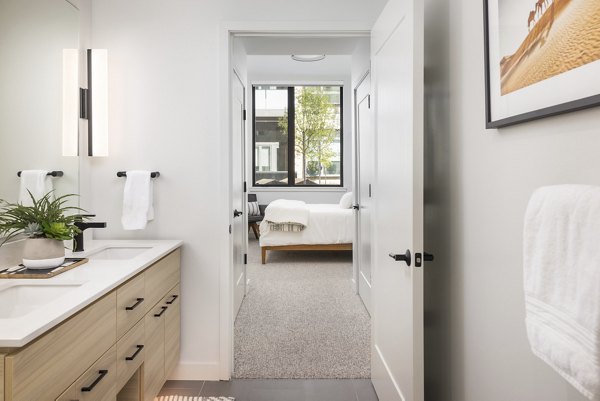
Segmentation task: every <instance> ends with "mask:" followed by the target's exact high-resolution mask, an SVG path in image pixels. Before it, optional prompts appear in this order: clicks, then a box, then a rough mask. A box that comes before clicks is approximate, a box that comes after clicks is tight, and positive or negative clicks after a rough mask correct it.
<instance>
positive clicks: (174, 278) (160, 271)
mask: <svg viewBox="0 0 600 401" xmlns="http://www.w3.org/2000/svg"><path fill="white" fill-rule="evenodd" d="M180 255H181V251H180V250H179V249H177V250H175V251H173V252H171V253H170V254H168V255H167V256H165V257H164V258H162V259H161V260H159V261H158V262H156V263H155V264H154V265H152V266H150V268H148V270H146V272H145V273H144V281H145V283H144V285H145V287H146V290H145V294H146V295H145V297H146V301H145V302H146V304H147V305H148V306H149V307H152V305H155V304H156V303H157V302H160V300H161V299H163V297H164V296H165V295H167V293H168V291H169V290H170V289H171V288H173V287H175V286H176V285H177V283H178V282H179V265H180V260H181V256H180Z"/></svg>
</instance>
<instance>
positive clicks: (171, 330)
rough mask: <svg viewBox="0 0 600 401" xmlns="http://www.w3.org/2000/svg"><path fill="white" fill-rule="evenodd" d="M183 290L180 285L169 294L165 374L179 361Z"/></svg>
mask: <svg viewBox="0 0 600 401" xmlns="http://www.w3.org/2000/svg"><path fill="white" fill-rule="evenodd" d="M180 300H181V292H180V290H179V285H177V286H175V288H173V289H172V290H171V291H169V295H167V298H166V301H165V305H166V306H168V307H169V309H167V312H166V316H165V375H167V376H168V375H169V374H170V373H171V372H172V371H173V369H174V368H175V366H176V365H177V363H178V362H179V343H180V341H179V337H180V335H181V310H180V309H181V308H180Z"/></svg>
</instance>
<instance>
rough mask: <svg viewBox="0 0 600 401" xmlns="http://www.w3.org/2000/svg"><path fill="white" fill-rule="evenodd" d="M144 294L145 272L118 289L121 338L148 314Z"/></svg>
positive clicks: (118, 317)
mask: <svg viewBox="0 0 600 401" xmlns="http://www.w3.org/2000/svg"><path fill="white" fill-rule="evenodd" d="M144 294H145V290H144V275H143V274H139V275H137V276H136V277H134V278H132V279H131V280H129V281H128V282H127V283H125V284H123V285H122V286H121V287H119V288H118V289H117V338H121V337H122V336H123V334H125V333H127V331H128V330H129V329H131V328H132V327H133V326H134V325H135V324H136V323H137V322H139V321H140V319H141V318H142V317H144V315H145V314H146V306H147V303H146V302H145V299H144V297H145V295H144ZM150 305H152V304H150Z"/></svg>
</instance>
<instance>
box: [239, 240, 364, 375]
mask: <svg viewBox="0 0 600 401" xmlns="http://www.w3.org/2000/svg"><path fill="white" fill-rule="evenodd" d="M249 251H250V252H249V255H248V278H249V279H250V284H249V290H248V295H247V296H246V299H245V300H244V302H243V304H242V307H241V309H240V312H239V314H238V316H237V319H236V322H235V355H234V356H235V368H234V377H236V378H273V379H274V378H280V379H284V378H285V379H305V378H323V379H326V378H369V377H370V376H371V369H370V352H371V351H370V335H371V325H370V319H369V315H368V314H367V312H366V310H365V307H364V305H363V304H362V301H361V300H360V298H359V297H358V295H356V294H355V293H354V291H353V290H352V281H351V279H352V254H351V252H306V251H303V252H269V255H268V261H267V264H266V265H261V264H260V252H259V251H260V248H259V247H258V242H257V241H256V240H254V239H252V240H251V241H250V249H249Z"/></svg>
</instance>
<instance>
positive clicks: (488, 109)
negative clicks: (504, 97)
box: [483, 0, 600, 129]
mask: <svg viewBox="0 0 600 401" xmlns="http://www.w3.org/2000/svg"><path fill="white" fill-rule="evenodd" d="M488 1H498V0H483V29H484V41H485V43H484V57H485V127H486V128H487V129H493V128H502V127H508V126H512V125H516V124H521V123H525V122H529V121H534V120H539V119H542V118H546V117H551V116H557V115H561V114H565V113H571V112H574V111H578V110H585V109H589V108H592V107H597V106H600V94H598V95H593V96H588V97H584V98H581V99H576V100H572V101H569V102H565V103H560V104H556V105H553V106H550V107H545V108H541V109H537V110H533V111H530V112H527V113H522V114H517V115H514V116H510V117H506V118H502V119H498V120H493V116H492V99H491V90H490V88H491V87H490V85H491V80H490V41H489V39H490V31H489V29H490V24H489V8H488V4H489V3H488ZM592 79H594V78H593V77H592Z"/></svg>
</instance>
